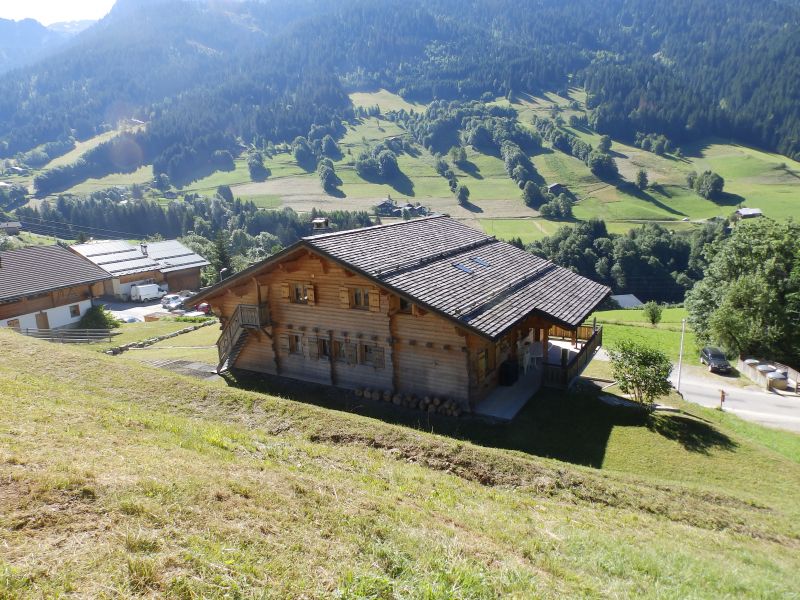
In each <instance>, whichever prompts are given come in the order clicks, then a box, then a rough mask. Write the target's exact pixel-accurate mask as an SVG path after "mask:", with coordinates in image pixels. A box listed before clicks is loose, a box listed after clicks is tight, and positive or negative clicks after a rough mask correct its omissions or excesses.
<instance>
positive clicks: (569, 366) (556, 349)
mask: <svg viewBox="0 0 800 600" xmlns="http://www.w3.org/2000/svg"><path fill="white" fill-rule="evenodd" d="M548 337H549V338H550V339H551V340H552V339H561V340H565V341H569V344H554V345H553V346H551V347H550V349H549V350H548V352H547V355H546V356H545V362H544V365H543V367H544V372H543V373H542V385H544V386H546V387H555V388H567V387H569V386H570V384H571V383H572V380H573V379H575V378H576V377H577V376H578V375H580V374H581V373H582V372H583V370H584V369H585V368H586V365H588V364H589V362H590V361H591V360H592V357H594V353H595V352H596V351H597V349H598V348H599V347H600V346H602V345H603V328H602V327H600V326H598V327H596V328H595V327H591V326H585V325H581V326H580V327H578V328H576V329H574V330H571V329H564V328H561V327H551V328H550V331H549V336H548ZM570 346H572V348H571V347H570Z"/></svg>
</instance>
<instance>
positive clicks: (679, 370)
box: [675, 319, 686, 393]
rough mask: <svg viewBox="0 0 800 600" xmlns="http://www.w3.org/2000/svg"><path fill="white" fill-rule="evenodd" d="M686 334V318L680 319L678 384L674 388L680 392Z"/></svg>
mask: <svg viewBox="0 0 800 600" xmlns="http://www.w3.org/2000/svg"><path fill="white" fill-rule="evenodd" d="M685 335H686V319H681V350H680V353H679V354H678V385H677V386H675V389H676V390H678V393H680V392H681V370H682V369H683V337H684V336H685Z"/></svg>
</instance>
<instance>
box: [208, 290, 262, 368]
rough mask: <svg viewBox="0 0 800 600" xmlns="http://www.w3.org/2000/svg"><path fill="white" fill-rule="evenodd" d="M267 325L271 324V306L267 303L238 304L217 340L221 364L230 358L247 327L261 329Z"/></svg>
mask: <svg viewBox="0 0 800 600" xmlns="http://www.w3.org/2000/svg"><path fill="white" fill-rule="evenodd" d="M267 326H269V306H268V305H267V304H261V305H256V304H240V305H238V306H237V307H236V310H235V311H233V314H232V315H231V318H230V319H228V322H227V323H226V324H225V327H224V328H223V329H222V334H221V335H220V336H219V339H218V340H217V355H218V356H219V364H220V366H222V365H224V364H225V361H227V360H228V358H229V357H230V355H231V352H232V351H233V349H234V347H235V346H236V343H237V342H238V341H239V338H240V337H242V333H243V332H244V330H245V329H260V328H261V327H267Z"/></svg>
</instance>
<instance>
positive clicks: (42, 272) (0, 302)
mask: <svg viewBox="0 0 800 600" xmlns="http://www.w3.org/2000/svg"><path fill="white" fill-rule="evenodd" d="M109 278H110V276H109V274H108V273H106V272H105V271H104V270H103V269H101V268H99V267H97V266H96V265H93V264H92V263H91V262H89V261H88V260H86V259H84V258H82V257H80V256H77V255H75V254H73V253H72V252H70V251H69V250H67V249H66V248H63V247H61V246H32V247H30V248H21V249H19V250H9V251H7V252H0V327H14V328H16V329H20V330H41V329H57V328H60V327H67V326H70V325H75V324H77V323H78V321H80V320H81V317H83V315H84V314H86V311H87V310H88V309H89V308H90V307H91V306H92V298H95V297H97V296H99V295H101V294H102V292H103V284H104V282H105V281H106V280H108V279H109Z"/></svg>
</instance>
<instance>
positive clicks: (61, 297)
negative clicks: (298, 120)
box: [0, 285, 92, 320]
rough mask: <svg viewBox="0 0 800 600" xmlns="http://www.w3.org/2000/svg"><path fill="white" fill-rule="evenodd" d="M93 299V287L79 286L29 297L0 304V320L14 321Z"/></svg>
mask: <svg viewBox="0 0 800 600" xmlns="http://www.w3.org/2000/svg"><path fill="white" fill-rule="evenodd" d="M91 297H92V291H91V287H90V286H88V285H79V286H74V287H70V288H64V289H61V290H55V291H52V292H48V293H46V294H41V295H38V296H33V297H28V298H24V299H21V300H17V301H16V302H8V303H4V304H0V320H4V319H12V318H14V317H17V316H20V315H26V314H30V313H35V312H39V311H43V310H47V309H50V308H55V307H57V306H66V305H68V304H76V303H78V302H81V301H83V300H88V299H90V298H91Z"/></svg>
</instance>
